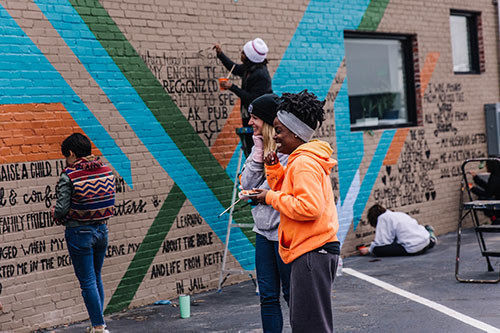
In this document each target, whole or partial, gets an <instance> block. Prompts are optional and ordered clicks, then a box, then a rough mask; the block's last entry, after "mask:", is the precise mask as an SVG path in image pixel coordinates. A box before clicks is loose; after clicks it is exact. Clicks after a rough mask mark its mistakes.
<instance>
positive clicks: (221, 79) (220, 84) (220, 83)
mask: <svg viewBox="0 0 500 333" xmlns="http://www.w3.org/2000/svg"><path fill="white" fill-rule="evenodd" d="M227 81H229V79H228V78H225V77H221V78H219V89H220V90H226V88H224V87H223V86H222V82H227Z"/></svg>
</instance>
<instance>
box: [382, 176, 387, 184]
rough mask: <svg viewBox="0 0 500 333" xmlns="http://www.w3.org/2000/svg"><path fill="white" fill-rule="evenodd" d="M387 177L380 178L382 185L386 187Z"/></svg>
mask: <svg viewBox="0 0 500 333" xmlns="http://www.w3.org/2000/svg"><path fill="white" fill-rule="evenodd" d="M386 182H387V177H386V176H383V177H382V183H384V185H387V183H386Z"/></svg>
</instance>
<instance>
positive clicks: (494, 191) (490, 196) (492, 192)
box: [471, 173, 500, 224]
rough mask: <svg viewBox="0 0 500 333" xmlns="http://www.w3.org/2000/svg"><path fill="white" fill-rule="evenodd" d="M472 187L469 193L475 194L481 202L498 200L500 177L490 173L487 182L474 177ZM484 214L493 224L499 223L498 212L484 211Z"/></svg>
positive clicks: (499, 197)
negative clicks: (474, 184)
mask: <svg viewBox="0 0 500 333" xmlns="http://www.w3.org/2000/svg"><path fill="white" fill-rule="evenodd" d="M474 183H476V185H477V186H474V187H473V188H472V189H471V191H472V193H474V194H476V195H477V196H478V197H479V198H480V199H482V200H500V175H499V174H495V173H492V174H490V176H489V178H488V180H487V181H485V180H484V179H482V178H481V177H479V176H478V175H476V176H474ZM484 214H485V215H486V216H489V217H490V218H491V219H492V221H493V222H496V223H495V224H498V223H499V222H500V211H494V210H485V211H484Z"/></svg>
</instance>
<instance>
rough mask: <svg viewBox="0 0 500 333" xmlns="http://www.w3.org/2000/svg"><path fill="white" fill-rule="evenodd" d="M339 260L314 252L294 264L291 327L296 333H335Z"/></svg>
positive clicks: (303, 256) (306, 254)
mask: <svg viewBox="0 0 500 333" xmlns="http://www.w3.org/2000/svg"><path fill="white" fill-rule="evenodd" d="M338 260H339V255H338V254H331V253H319V252H318V250H314V251H311V252H308V253H305V254H303V255H302V256H300V257H299V258H297V259H295V260H294V261H293V262H292V263H291V265H292V272H291V275H290V325H291V326H292V331H293V332H294V333H301V332H314V333H323V332H333V312H332V284H333V280H334V279H335V273H336V271H337V263H338Z"/></svg>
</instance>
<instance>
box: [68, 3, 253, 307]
mask: <svg viewBox="0 0 500 333" xmlns="http://www.w3.org/2000/svg"><path fill="white" fill-rule="evenodd" d="M71 3H72V5H73V6H75V9H76V10H77V11H79V12H80V14H81V18H82V19H84V21H85V23H86V24H88V27H89V28H90V29H91V30H94V31H93V33H95V36H96V37H97V38H98V39H99V42H100V43H101V44H102V45H103V47H104V48H105V49H106V51H107V52H108V54H109V55H110V56H111V57H112V58H113V61H114V62H115V63H116V65H117V66H118V67H119V68H120V70H121V71H122V73H124V75H125V76H126V78H127V79H128V81H129V82H130V84H131V85H132V86H133V87H134V88H135V89H136V91H137V93H138V94H139V95H140V96H141V98H142V99H143V101H144V102H145V103H146V105H147V106H148V107H149V108H150V110H151V112H152V113H153V115H154V116H155V118H156V119H157V120H158V122H159V123H160V124H161V126H162V127H163V128H164V129H165V130H166V131H167V132H168V133H169V134H172V137H171V138H172V140H173V141H175V143H177V146H178V147H179V149H180V150H181V151H183V152H186V153H190V154H188V155H187V156H186V157H187V158H188V159H189V161H190V162H191V164H192V165H193V166H194V167H195V168H196V169H197V171H198V172H199V175H200V176H201V177H202V178H203V180H204V181H205V182H206V184H207V185H208V186H209V187H210V188H211V189H214V191H213V192H214V194H215V196H216V197H217V199H219V200H220V201H221V202H223V203H225V204H229V202H230V199H231V189H232V182H231V180H230V179H229V178H228V177H227V176H223V175H222V174H224V175H225V172H224V171H223V170H222V169H221V168H220V166H219V164H218V163H217V161H216V160H215V159H214V158H213V156H212V155H211V154H210V153H208V152H207V148H206V146H205V145H204V143H203V141H202V140H201V139H200V138H199V137H198V135H197V134H196V133H195V132H194V130H193V128H192V127H191V125H190V124H189V122H188V121H187V120H186V118H185V117H184V116H183V115H182V113H181V112H180V110H179V109H178V108H177V106H176V105H175V103H173V101H172V100H171V99H170V97H169V96H168V95H167V94H166V93H165V91H164V90H163V88H162V87H161V85H160V84H159V82H158V81H157V80H156V78H155V77H154V76H153V75H152V73H151V72H150V71H149V69H148V68H147V66H146V65H145V64H144V62H143V61H142V59H141V58H140V57H139V56H138V55H137V53H136V52H135V50H134V49H133V47H132V46H131V45H130V43H129V42H128V41H127V40H126V38H125V37H124V36H123V34H122V33H121V31H120V30H119V29H118V27H116V25H115V23H114V22H113V20H112V19H111V18H110V17H109V16H108V15H107V13H106V11H105V10H104V8H102V6H101V5H100V3H99V2H98V1H86V2H84V1H71ZM80 4H81V5H80ZM91 10H92V11H93V10H99V11H100V13H101V15H102V16H100V17H99V23H102V22H105V23H106V25H107V26H108V28H110V27H112V28H110V29H111V30H112V31H110V32H109V33H103V32H99V26H96V25H97V23H98V22H97V18H96V17H94V16H91V15H90V14H89V13H90V12H91ZM93 12H94V11H93ZM93 38H94V36H92V39H93ZM124 54H126V55H127V56H126V57H123V56H121V55H124ZM105 56H106V57H107V55H105ZM137 72H140V73H141V75H137ZM143 87H148V90H145V89H144V88H143ZM186 134H188V135H190V136H191V138H190V140H186ZM182 140H184V142H183V141H182ZM193 146H194V147H196V149H192V147H193ZM200 157H201V158H200ZM203 158H205V159H203ZM203 185H205V184H203ZM191 186H192V187H196V184H192V185H191ZM197 195H198V196H199V194H197ZM178 200H181V201H183V200H184V199H182V198H178ZM202 204H203V206H204V207H206V206H215V205H211V204H210V200H207V201H206V202H203V203H202ZM195 207H196V206H195ZM211 208H212V212H211V216H212V217H215V215H218V213H219V212H220V210H217V207H215V208H214V207H211ZM196 209H197V210H198V211H199V212H200V210H201V208H200V207H196ZM215 210H217V211H216V212H215V213H216V214H214V211H215ZM201 213H202V212H200V214H201ZM169 214H171V215H172V216H174V217H175V216H176V215H177V214H178V210H177V211H174V210H170V211H169ZM201 215H202V216H203V217H204V218H205V220H206V221H207V222H208V223H209V225H210V226H211V227H212V229H213V230H214V232H216V234H217V235H218V236H219V238H221V239H225V233H226V227H225V226H226V224H227V218H221V219H220V220H219V221H215V223H214V221H212V220H211V219H207V215H206V214H201ZM250 216H251V214H250V209H249V208H247V209H244V210H241V211H239V212H237V213H235V214H234V218H235V220H236V221H238V222H244V220H245V217H246V218H247V219H248V217H250ZM216 223H217V224H216ZM231 239H232V242H231V244H230V250H231V254H232V255H233V256H234V257H235V258H236V259H237V260H238V262H239V263H240V265H242V267H243V268H245V269H253V267H254V255H253V251H254V247H253V245H252V244H253V243H254V242H255V235H254V233H253V232H252V231H251V230H244V231H243V232H242V231H241V230H239V229H235V230H234V232H232V238H231ZM249 241H250V242H249ZM156 245H157V246H160V245H161V243H159V244H156ZM155 254H156V252H155V251H149V253H148V255H149V256H151V258H150V259H151V260H152V259H153V258H154V256H155ZM143 259H144V257H143ZM129 269H132V271H135V273H134V276H135V274H137V271H136V270H134V269H133V266H132V265H131V266H130V267H129ZM127 272H129V270H127ZM144 274H146V271H145V272H144ZM136 277H137V276H136ZM141 282H142V277H141V278H140V279H139V277H137V278H136V279H135V282H134V283H135V287H136V288H135V290H137V288H138V287H139V285H140V283H141ZM125 290H127V288H120V289H118V290H116V291H115V293H116V297H118V298H114V299H115V300H117V299H120V296H121V297H125V299H127V298H129V299H130V300H129V301H128V303H127V302H123V301H120V302H118V301H115V300H113V302H110V304H108V306H111V308H113V307H114V306H115V304H116V303H117V302H118V303H122V305H121V306H123V305H124V304H129V303H130V301H131V299H132V298H133V297H134V294H135V292H134V293H133V294H132V293H128V294H127V295H123V293H124V291H125ZM122 299H123V298H122ZM118 308H119V306H118ZM115 309H117V308H116V307H115Z"/></svg>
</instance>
